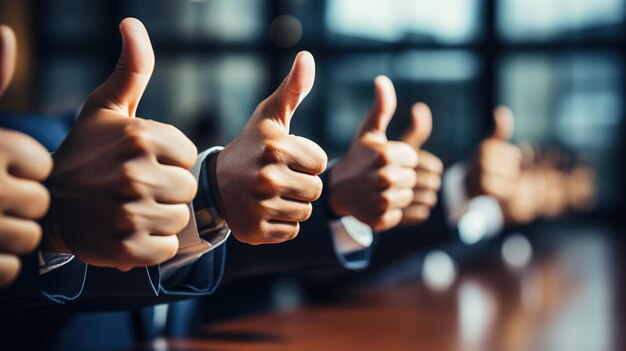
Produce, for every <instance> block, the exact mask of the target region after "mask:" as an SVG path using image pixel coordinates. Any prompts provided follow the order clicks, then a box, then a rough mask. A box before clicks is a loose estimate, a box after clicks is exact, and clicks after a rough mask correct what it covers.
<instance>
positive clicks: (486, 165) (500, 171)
mask: <svg viewBox="0 0 626 351" xmlns="http://www.w3.org/2000/svg"><path fill="white" fill-rule="evenodd" d="M481 168H482V170H483V172H484V173H485V174H491V175H494V176H497V177H502V178H506V179H511V180H515V179H516V178H517V177H518V176H519V174H520V172H521V169H520V167H519V165H515V164H503V163H497V162H482V165H481Z"/></svg>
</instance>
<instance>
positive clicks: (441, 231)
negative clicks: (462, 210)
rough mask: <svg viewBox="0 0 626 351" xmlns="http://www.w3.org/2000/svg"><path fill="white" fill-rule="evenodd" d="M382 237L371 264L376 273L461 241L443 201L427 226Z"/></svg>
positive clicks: (404, 228) (406, 229)
mask: <svg viewBox="0 0 626 351" xmlns="http://www.w3.org/2000/svg"><path fill="white" fill-rule="evenodd" d="M440 195H441V194H440ZM439 198H444V197H443V196H440V197H439ZM378 236H379V238H378V241H377V243H376V248H375V251H374V255H373V258H372V263H371V268H373V269H376V268H381V267H383V266H385V265H388V264H391V263H393V262H396V261H398V260H401V259H403V258H406V257H407V256H410V255H413V254H416V253H419V252H422V251H424V250H428V249H431V248H433V247H436V246H439V245H444V244H449V243H453V242H455V241H458V233H457V231H456V228H452V227H451V226H450V225H449V224H448V221H447V213H446V210H445V206H444V204H443V203H442V201H439V202H438V203H437V205H436V206H435V208H433V210H432V211H431V215H430V217H429V218H428V220H427V221H426V222H424V223H422V224H420V225H416V226H408V227H396V228H394V229H392V230H390V231H387V232H384V233H380V234H378Z"/></svg>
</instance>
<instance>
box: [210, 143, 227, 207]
mask: <svg viewBox="0 0 626 351" xmlns="http://www.w3.org/2000/svg"><path fill="white" fill-rule="evenodd" d="M220 154H221V153H218V154H217V155H215V156H213V157H211V158H210V159H209V160H208V162H207V164H206V166H207V167H206V171H207V177H208V180H209V187H210V189H211V193H212V194H213V199H214V200H215V207H217V210H218V211H219V212H220V213H221V214H222V216H224V202H223V198H222V193H221V192H220V189H219V184H218V182H217V162H218V158H219V157H220Z"/></svg>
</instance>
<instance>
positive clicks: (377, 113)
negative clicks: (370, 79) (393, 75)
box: [359, 76, 398, 135]
mask: <svg viewBox="0 0 626 351" xmlns="http://www.w3.org/2000/svg"><path fill="white" fill-rule="evenodd" d="M374 91H375V94H376V97H375V101H374V106H373V107H372V110H371V111H370V114H369V116H368V117H367V119H366V120H364V121H363V124H361V128H360V130H359V135H363V134H365V133H367V132H374V133H378V134H382V135H386V134H387V126H388V125H389V122H391V118H393V114H394V113H395V112H396V105H397V103H398V102H397V98H396V90H395V88H394V87H393V83H392V82H391V79H389V78H387V77H386V76H378V77H376V79H374Z"/></svg>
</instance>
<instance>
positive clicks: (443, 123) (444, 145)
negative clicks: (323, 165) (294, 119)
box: [323, 51, 484, 163]
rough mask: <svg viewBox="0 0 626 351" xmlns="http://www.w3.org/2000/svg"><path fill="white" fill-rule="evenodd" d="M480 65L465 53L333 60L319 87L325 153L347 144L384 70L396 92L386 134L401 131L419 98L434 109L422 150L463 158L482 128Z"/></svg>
mask: <svg viewBox="0 0 626 351" xmlns="http://www.w3.org/2000/svg"><path fill="white" fill-rule="evenodd" d="M480 66H481V65H480V62H479V60H478V59H477V57H476V56H475V55H474V54H472V53H469V52H465V51H412V52H407V53H401V54H390V53H387V54H364V55H346V56H341V57H339V58H338V59H336V60H333V61H332V62H330V63H329V64H328V73H327V74H328V75H327V77H326V81H327V84H326V85H325V87H324V90H323V93H324V96H325V102H324V104H323V106H324V108H325V109H326V112H325V115H326V116H327V122H326V128H325V133H326V139H327V140H328V141H329V143H328V144H329V145H328V146H329V149H330V151H331V152H336V153H338V152H342V151H343V150H345V149H346V148H347V147H348V145H349V144H350V141H351V140H352V138H353V136H354V133H355V132H356V130H357V128H358V125H359V123H360V122H361V121H362V120H363V119H364V118H365V117H366V116H367V114H368V112H369V110H370V108H371V106H372V104H373V98H374V90H373V80H374V78H375V76H376V75H378V74H385V75H388V76H389V77H390V78H391V79H392V80H393V81H394V84H395V87H396V92H397V95H398V109H397V111H396V116H395V117H394V120H393V121H392V124H391V125H390V128H389V130H388V136H389V137H390V138H395V137H397V136H398V135H400V133H401V132H402V131H403V130H404V128H406V127H407V126H408V122H409V118H410V108H411V106H412V104H413V103H415V102H418V101H423V102H426V103H427V104H428V105H429V106H430V108H431V110H432V112H433V124H434V130H433V135H432V137H431V139H430V140H429V141H428V143H427V148H428V149H430V150H431V151H433V152H435V153H437V154H438V155H439V156H441V157H442V158H443V159H444V160H445V161H447V162H448V163H451V162H454V161H456V160H458V159H459V158H461V157H464V156H465V155H466V153H467V149H468V146H470V145H473V143H474V142H475V141H476V140H477V139H478V138H479V137H480V134H481V130H482V127H483V121H484V118H483V116H482V112H481V111H480V109H481V106H480V101H481V98H482V95H481V89H479V87H480V81H479V79H478V75H479V73H480Z"/></svg>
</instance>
